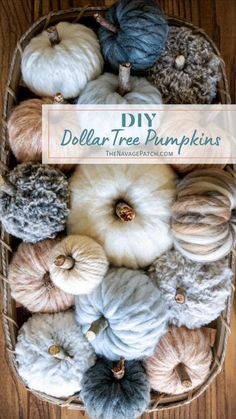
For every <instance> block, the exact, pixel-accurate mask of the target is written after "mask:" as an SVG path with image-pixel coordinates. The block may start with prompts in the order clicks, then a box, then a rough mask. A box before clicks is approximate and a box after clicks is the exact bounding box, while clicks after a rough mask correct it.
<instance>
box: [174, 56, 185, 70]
mask: <svg viewBox="0 0 236 419" xmlns="http://www.w3.org/2000/svg"><path fill="white" fill-rule="evenodd" d="M184 66H185V57H184V55H177V57H176V58H175V68H176V70H183V68H184Z"/></svg>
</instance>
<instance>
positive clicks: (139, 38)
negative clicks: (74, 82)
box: [95, 0, 168, 72]
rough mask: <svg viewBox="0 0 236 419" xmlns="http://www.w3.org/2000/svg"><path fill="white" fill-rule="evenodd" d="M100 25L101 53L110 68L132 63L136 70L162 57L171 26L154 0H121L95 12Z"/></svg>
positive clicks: (142, 68) (140, 69)
mask: <svg viewBox="0 0 236 419" xmlns="http://www.w3.org/2000/svg"><path fill="white" fill-rule="evenodd" d="M95 18H96V20H97V21H98V22H99V23H100V24H101V28H100V30H99V38H100V43H101V47H102V52H103V55H104V58H105V60H106V61H108V62H109V64H110V65H111V67H112V68H113V69H115V70H118V67H119V64H121V63H124V62H130V63H131V64H132V68H133V71H135V72H136V71H142V70H144V69H146V68H148V67H150V66H151V65H153V64H154V62H155V61H156V60H157V58H158V57H159V55H160V53H161V50H162V48H163V47H164V45H165V42H166V37H167V33H168V25H167V22H166V19H165V17H164V14H163V12H162V10H161V9H160V7H159V6H158V5H157V3H156V2H155V1H153V0H120V1H118V2H117V3H116V4H115V5H113V6H112V7H111V8H110V9H108V11H107V13H106V18H103V17H102V16H101V15H95Z"/></svg>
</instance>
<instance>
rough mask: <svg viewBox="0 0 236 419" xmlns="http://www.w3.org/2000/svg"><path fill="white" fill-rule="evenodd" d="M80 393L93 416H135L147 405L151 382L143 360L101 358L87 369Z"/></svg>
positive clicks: (110, 418) (105, 418) (109, 418)
mask: <svg viewBox="0 0 236 419" xmlns="http://www.w3.org/2000/svg"><path fill="white" fill-rule="evenodd" d="M80 397H81V399H82V400H83V402H84V404H85V407H86V410H87V412H88V414H89V416H90V417H92V418H93V419H95V418H97V419H127V418H128V419H135V418H137V417H138V416H140V415H141V414H142V413H143V412H144V410H145V409H146V408H147V406H148V403H149V399H150V386H149V383H148V379H147V375H146V373H145V370H144V367H143V366H142V363H141V362H139V361H128V362H127V361H125V360H124V359H123V358H122V359H121V360H120V361H119V362H118V363H117V362H115V363H114V362H112V361H108V360H106V359H99V360H98V361H97V362H96V364H95V365H94V366H93V367H91V368H89V369H88V370H87V371H86V372H85V374H84V376H83V380H82V390H81V393H80Z"/></svg>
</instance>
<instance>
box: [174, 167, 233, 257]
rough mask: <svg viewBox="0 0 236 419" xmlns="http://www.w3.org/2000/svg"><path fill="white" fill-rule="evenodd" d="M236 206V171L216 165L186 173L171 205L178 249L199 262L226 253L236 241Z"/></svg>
mask: <svg viewBox="0 0 236 419" xmlns="http://www.w3.org/2000/svg"><path fill="white" fill-rule="evenodd" d="M235 206H236V177H235V175H233V174H231V173H228V172H225V171H223V170H220V169H213V168H212V169H202V170H196V171H194V172H191V173H189V174H188V175H186V176H185V177H184V178H183V179H182V180H181V181H180V183H179V185H178V188H177V197H176V201H175V203H174V205H173V209H172V216H173V218H172V233H173V237H174V244H175V247H176V249H177V250H179V251H180V252H181V253H182V254H183V255H184V256H185V257H187V258H189V259H192V260H194V261H198V262H212V261H215V260H218V259H221V258H223V257H224V256H226V255H227V254H228V253H229V252H230V251H231V249H232V247H233V245H234V243H235Z"/></svg>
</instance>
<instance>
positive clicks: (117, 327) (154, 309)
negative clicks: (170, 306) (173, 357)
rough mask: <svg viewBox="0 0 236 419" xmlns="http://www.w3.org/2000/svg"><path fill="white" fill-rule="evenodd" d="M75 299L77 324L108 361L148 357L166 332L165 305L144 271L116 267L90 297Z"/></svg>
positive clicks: (166, 317)
mask: <svg viewBox="0 0 236 419" xmlns="http://www.w3.org/2000/svg"><path fill="white" fill-rule="evenodd" d="M75 300H76V301H75V304H76V320H77V322H78V323H79V324H80V325H81V326H82V330H83V332H84V333H85V334H86V336H87V338H88V339H89V341H91V343H92V345H93V347H94V349H95V352H96V353H97V354H99V355H102V356H104V357H106V358H108V359H111V360H117V359H119V357H120V356H123V357H125V359H127V360H133V359H141V358H143V357H145V356H148V355H150V354H152V353H153V350H154V347H155V345H156V343H157V342H158V340H159V339H160V337H161V336H162V335H163V334H164V333H165V331H166V327H167V322H168V312H167V308H166V305H165V303H164V302H163V299H162V297H161V293H160V292H159V290H158V289H157V288H155V286H154V285H153V284H152V282H151V281H150V279H149V278H148V276H147V275H146V274H145V273H143V272H142V271H133V270H131V269H125V268H119V269H115V268H113V269H111V270H110V271H109V272H108V274H107V275H106V276H105V278H104V279H103V281H102V282H101V284H100V285H99V286H98V287H97V288H96V289H95V290H94V291H93V292H92V293H91V294H89V295H83V296H77V297H76V299H75Z"/></svg>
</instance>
